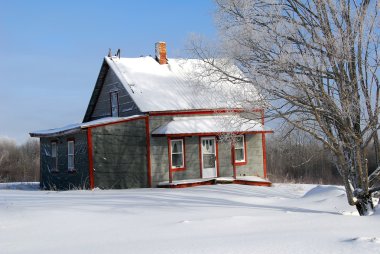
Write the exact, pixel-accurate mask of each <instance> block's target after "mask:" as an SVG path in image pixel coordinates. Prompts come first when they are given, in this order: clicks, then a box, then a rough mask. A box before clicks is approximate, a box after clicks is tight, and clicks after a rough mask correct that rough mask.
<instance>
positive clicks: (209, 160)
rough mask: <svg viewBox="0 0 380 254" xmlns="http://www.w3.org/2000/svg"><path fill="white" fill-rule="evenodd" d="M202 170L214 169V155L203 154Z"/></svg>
mask: <svg viewBox="0 0 380 254" xmlns="http://www.w3.org/2000/svg"><path fill="white" fill-rule="evenodd" d="M203 168H215V155H214V154H203Z"/></svg>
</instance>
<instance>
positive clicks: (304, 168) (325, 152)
mask: <svg viewBox="0 0 380 254" xmlns="http://www.w3.org/2000/svg"><path fill="white" fill-rule="evenodd" d="M367 160H368V169H369V173H372V172H373V171H374V170H375V169H376V167H377V163H376V153H375V149H374V146H373V144H370V145H369V147H368V149H367ZM267 166H268V177H269V179H270V180H271V181H272V182H277V183H283V182H288V183H314V184H339V185H342V177H341V176H340V175H339V173H338V170H337V169H336V164H335V162H334V156H333V155H332V154H331V151H329V149H327V148H326V147H324V146H323V145H322V144H321V143H320V142H318V141H316V140H315V139H313V138H312V137H310V136H308V135H307V134H305V133H302V132H300V131H297V130H293V131H291V132H289V133H287V132H286V131H283V130H282V131H279V132H278V133H277V134H273V135H268V136H267Z"/></svg>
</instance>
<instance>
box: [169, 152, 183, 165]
mask: <svg viewBox="0 0 380 254" xmlns="http://www.w3.org/2000/svg"><path fill="white" fill-rule="evenodd" d="M172 167H173V168H181V167H183V160H182V154H173V155H172Z"/></svg>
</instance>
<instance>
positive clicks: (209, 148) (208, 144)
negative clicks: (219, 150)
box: [202, 139, 215, 153]
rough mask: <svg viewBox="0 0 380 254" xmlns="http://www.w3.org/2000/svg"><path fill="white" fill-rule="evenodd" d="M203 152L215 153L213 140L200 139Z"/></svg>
mask: <svg viewBox="0 0 380 254" xmlns="http://www.w3.org/2000/svg"><path fill="white" fill-rule="evenodd" d="M202 146H203V153H215V142H214V140H213V139H207V140H203V141H202Z"/></svg>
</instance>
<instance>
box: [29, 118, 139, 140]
mask: <svg viewBox="0 0 380 254" xmlns="http://www.w3.org/2000/svg"><path fill="white" fill-rule="evenodd" d="M142 116H143V115H133V116H127V117H104V118H100V119H97V120H93V121H89V122H86V123H76V124H70V125H67V126H64V127H60V128H54V129H48V130H39V131H34V132H31V133H30V135H31V136H32V137H47V136H54V135H61V134H69V133H72V132H77V131H79V130H80V129H84V128H89V127H94V126H97V125H102V124H110V123H116V122H122V121H127V120H131V119H134V118H138V117H142Z"/></svg>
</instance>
